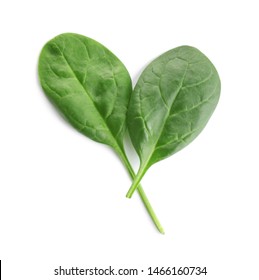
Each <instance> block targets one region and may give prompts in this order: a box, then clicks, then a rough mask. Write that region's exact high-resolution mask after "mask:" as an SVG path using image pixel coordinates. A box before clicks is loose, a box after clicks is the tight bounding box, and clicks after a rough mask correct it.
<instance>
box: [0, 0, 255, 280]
mask: <svg viewBox="0 0 259 280" xmlns="http://www.w3.org/2000/svg"><path fill="white" fill-rule="evenodd" d="M257 2H258V1H252V0H246V1H223V0H222V1H219V0H217V1H208V0H206V1H201V0H196V1H193V0H192V1H191V0H190V1H180V0H179V1H173V0H171V1H166V0H164V1H163V0H160V1H151V0H149V1H141V0H139V1H135V2H134V1H115V0H111V1H105V0H103V1H100V0H99V1H98V0H95V1H87V0H84V1H81V0H78V1H76V0H74V1H65V0H62V1H54V0H44V1H43V0H40V1H30V0H24V1H18V0H14V1H11V0H10V1H1V4H0V28H1V43H0V77H1V78H0V79H1V93H0V94H1V99H0V104H1V106H0V122H1V123H0V132H1V136H0V222H1V223H0V259H2V277H3V279H5V280H13V279H26V280H32V279H33V280H35V279H38V280H41V279H42V280H43V279H49V280H50V279H77V278H75V277H74V278H73V277H72V278H66V277H57V276H54V275H53V269H54V268H56V267H58V266H59V265H62V266H64V267H67V268H69V267H71V266H80V267H83V268H86V267H95V266H98V267H100V268H105V267H107V266H109V265H112V266H113V267H115V268H120V267H122V268H138V269H143V270H145V271H146V272H147V268H148V267H149V266H153V267H155V266H165V267H167V266H206V267H207V270H208V274H207V276H200V277H197V279H209V280H218V279H226V280H229V279H235V280H239V279H249V280H256V279H259V269H258V266H259V253H258V252H259V241H258V236H259V203H258V200H259V191H258V189H259V175H258V162H259V160H258V158H259V148H258V146H259V133H258V130H259V110H258V104H259V92H258V81H259V78H258V77H259V70H258V68H259V67H258V66H259V51H258V50H259V43H258V26H259V16H258V15H259V8H258V7H257ZM63 32H75V33H80V34H83V35H86V36H88V37H91V38H93V39H95V40H97V41H99V42H101V43H102V44H104V45H105V46H106V47H108V48H109V49H110V50H111V51H112V52H114V53H115V54H116V55H117V56H118V57H119V58H120V59H121V60H122V62H123V63H124V64H125V65H126V67H127V68H128V70H129V72H130V74H131V76H132V79H133V81H134V82H135V81H136V79H137V77H138V75H139V73H140V72H141V70H142V69H143V67H144V66H145V65H146V64H147V63H148V62H150V61H151V60H152V59H154V58H155V57H156V56H158V55H160V54H161V53H163V52H165V51H167V50H169V49H171V48H174V47H177V46H180V45H184V44H187V45H192V46H195V47H197V48H198V49H200V50H201V51H202V52H203V53H205V54H206V55H207V56H208V57H209V58H210V59H211V61H212V62H213V63H214V65H215V66H216V68H217V69H218V72H219V74H220V77H221V82H222V92H221V99H220V102H219V105H218V107H217V108H216V111H215V113H214V115H213V116H212V118H211V120H210V122H209V123H208V125H207V127H206V128H205V130H204V131H203V132H202V134H201V135H200V136H199V137H198V138H197V139H196V140H195V141H194V142H193V143H191V145H190V146H188V147H187V148H185V149H184V150H182V151H181V152H179V153H177V154H176V155H174V156H172V157H171V158H168V159H166V160H164V161H162V162H159V163H157V164H156V165H154V166H153V167H152V168H151V169H150V170H149V171H148V173H147V174H146V176H145V178H144V179H143V186H144V188H145V190H146V192H147V194H148V196H149V198H150V200H151V201H152V204H153V206H154V208H155V209H156V212H157V215H158V216H159V218H160V220H161V223H162V224H163V226H164V228H165V231H166V234H165V235H161V234H159V233H158V232H157V230H156V229H155V228H154V226H153V224H152V223H151V221H150V219H149V217H148V216H147V214H146V212H145V209H144V208H143V206H142V204H141V202H140V200H139V198H138V197H137V195H134V197H133V198H132V199H131V200H129V199H126V198H125V193H126V191H127V190H128V188H129V186H130V183H131V182H130V179H129V177H128V176H127V173H126V171H125V170H124V167H123V166H122V164H121V162H120V161H119V159H118V158H117V157H116V155H115V154H114V153H113V152H112V151H111V150H110V149H109V148H108V147H106V146H104V145H101V144H98V143H95V142H93V141H91V140H89V139H87V138H85V137H84V136H82V135H80V134H79V133H77V132H76V131H75V130H74V129H73V128H71V127H70V126H69V125H68V124H67V123H66V122H65V121H63V119H62V118H61V117H60V116H59V115H58V114H57V113H56V111H55V110H54V109H53V107H52V106H51V105H50V104H49V102H48V100H47V99H46V98H45V96H44V93H43V92H42V90H41V88H40V86H39V82H38V79H37V60H38V56H39V53H40V50H41V48H42V46H43V45H44V44H45V43H46V42H47V41H48V40H50V39H52V38H53V37H54V36H56V35H58V34H60V33H63ZM130 154H131V155H130V158H131V160H132V161H133V162H134V164H135V166H136V167H137V164H138V162H137V160H136V155H133V154H132V152H130ZM107 278H108V279H160V278H161V279H196V278H195V277H194V278H191V277H183V276H181V277H179V278H177V277H169V276H164V277H162V276H161V277H155V276H153V277H152V276H147V275H146V274H145V273H144V274H142V276H139V277H133V276H132V277H126V276H124V277H119V276H118V277H111V278H109V277H107ZM80 279H81V278H80ZM82 279H84V278H82ZM85 279H100V277H98V276H95V277H85ZM101 279H105V277H101Z"/></svg>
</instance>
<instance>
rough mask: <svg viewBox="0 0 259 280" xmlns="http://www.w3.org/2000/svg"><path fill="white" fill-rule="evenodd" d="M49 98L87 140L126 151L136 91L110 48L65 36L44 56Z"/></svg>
mask: <svg viewBox="0 0 259 280" xmlns="http://www.w3.org/2000/svg"><path fill="white" fill-rule="evenodd" d="M39 77H40V82H41V85H42V87H43V89H44V92H45V93H46V95H47V96H48V97H49V98H50V100H51V101H52V102H53V103H54V105H56V106H57V107H58V109H59V110H60V111H61V112H62V114H63V115H64V116H65V117H66V119H67V120H68V121H69V122H70V123H71V124H72V125H73V126H74V127H75V128H76V129H77V130H79V131H80V132H81V133H83V134H85V135H86V136H88V137H89V138H91V139H93V140H95V141H97V142H101V143H104V144H107V145H109V146H112V147H113V148H117V146H118V145H119V146H120V147H122V142H123V136H124V132H125V127H126V125H125V119H126V112H127V108H128V103H129V98H130V94H131V90H132V86H131V79H130V76H129V74H128V71H127V70H126V68H125V66H124V65H123V64H122V63H121V62H120V60H119V59H118V58H117V57H116V56H115V55H114V54H112V53H111V52H110V51H109V50H108V49H107V48H105V47H104V46H102V45H101V44H99V43H98V42H96V41H94V40H92V39H90V38H87V37H85V36H82V35H78V34H70V33H67V34H61V35H59V36H57V37H55V38H54V39H52V40H51V41H49V42H48V43H47V44H46V45H45V46H44V48H43V49H42V52H41V54H40V59H39Z"/></svg>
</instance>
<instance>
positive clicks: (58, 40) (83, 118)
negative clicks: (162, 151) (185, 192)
mask: <svg viewBox="0 0 259 280" xmlns="http://www.w3.org/2000/svg"><path fill="white" fill-rule="evenodd" d="M38 71H39V79H40V83H41V85H42V88H43V90H44V92H45V93H46V95H47V96H48V98H49V99H50V101H51V102H52V103H53V104H54V105H55V106H56V107H57V108H58V110H59V111H60V112H61V113H62V114H63V116H64V117H65V118H66V119H67V120H68V121H69V122H70V124H71V125H72V126H74V127H75V128H76V129H77V130H78V131H80V132H81V133H83V134H84V135H85V136H87V137H89V138H91V139H92V140H94V141H97V142H100V143H104V144H107V145H109V146H110V147H112V148H113V149H114V150H115V151H116V152H117V154H118V155H119V157H120V158H121V160H122V162H123V163H124V165H125V167H126V168H127V170H128V172H129V174H130V176H131V178H132V179H134V178H135V174H134V171H133V169H132V167H131V165H130V163H129V161H128V159H127V156H126V154H125V152H124V146H123V137H124V132H125V129H126V113H127V109H128V104H129V99H130V95H131V92H132V85H131V79H130V76H129V73H128V71H127V70H126V68H125V66H124V65H123V64H122V62H121V61H120V60H119V59H118V58H117V57H116V56H115V55H114V54H113V53H112V52H110V51H109V50H108V49H107V48H105V47H104V46H103V45H101V44H100V43H98V42H96V41H94V40H92V39H90V38H87V37H85V36H82V35H78V34H72V33H65V34H61V35H59V36H57V37H55V38H54V39H52V40H50V41H49V42H48V43H47V44H46V45H45V46H44V47H43V49H42V51H41V54H40V58H39V65H38ZM138 193H139V195H140V197H141V199H142V201H143V203H144V205H145V207H146V209H147V211H148V212H149V214H150V216H151V218H152V219H153V222H154V223H155V225H156V226H157V228H158V230H159V231H160V232H162V233H163V228H162V226H161V224H160V223H159V220H158V219H157V217H156V215H155V213H154V211H153V209H152V207H151V205H150V203H149V201H148V199H147V197H146V195H145V193H144V190H143V188H142V187H141V186H139V187H138Z"/></svg>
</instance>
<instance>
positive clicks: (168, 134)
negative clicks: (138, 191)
mask: <svg viewBox="0 0 259 280" xmlns="http://www.w3.org/2000/svg"><path fill="white" fill-rule="evenodd" d="M219 94H220V79H219V76H218V73H217V71H216V69H215V67H214V66H213V64H212V63H211V62H210V61H209V59H208V58H207V57H206V56H205V55H204V54H202V53H201V52H200V51H199V50H197V49H195V48H193V47H189V46H182V47H178V48H176V49H173V50H170V51H168V52H166V53H164V54H162V55H161V56H160V57H158V58H157V59H155V60H154V61H152V62H151V63H150V64H149V65H148V66H147V68H146V69H145V70H144V71H143V73H142V74H141V76H140V78H139V81H138V82H137V84H136V87H135V89H134V93H133V95H132V98H131V101H130V105H129V111H128V127H129V134H130V137H131V140H132V143H133V145H134V147H135V149H136V151H137V153H138V155H139V158H140V162H141V164H140V169H139V172H138V173H139V174H138V175H137V177H136V180H135V182H133V185H132V187H131V189H130V190H129V192H128V193H127V197H131V195H132V194H133V192H134V189H135V188H136V186H137V183H138V182H140V180H139V179H141V178H142V177H143V175H144V174H145V172H146V171H147V170H148V168H149V167H150V166H151V165H153V164H154V163H156V162H158V161H160V160H162V159H164V158H166V157H168V156H170V155H172V154H174V153H176V152H178V151H179V150H181V149H183V148H184V147H185V146H186V145H188V144H189V143H191V142H192V141H193V140H194V139H195V138H196V137H197V136H198V135H199V133H200V132H201V131H202V129H203V128H204V127H205V125H206V124H207V122H208V120H209V118H210V116H211V115H212V113H213V111H214V110H215V107H216V105H217V103H218V99H219ZM143 173H144V174H143ZM137 181H138V182H137Z"/></svg>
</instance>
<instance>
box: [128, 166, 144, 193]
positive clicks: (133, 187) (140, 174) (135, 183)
mask: <svg viewBox="0 0 259 280" xmlns="http://www.w3.org/2000/svg"><path fill="white" fill-rule="evenodd" d="M144 174H145V171H144V170H143V169H142V168H141V169H140V170H139V171H138V173H137V176H136V177H135V178H134V181H133V183H132V185H131V187H130V189H129V190H128V192H127V194H126V197H127V198H131V197H132V195H133V193H134V191H135V190H136V188H137V187H138V185H139V183H140V181H141V179H142V177H143V176H144Z"/></svg>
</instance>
